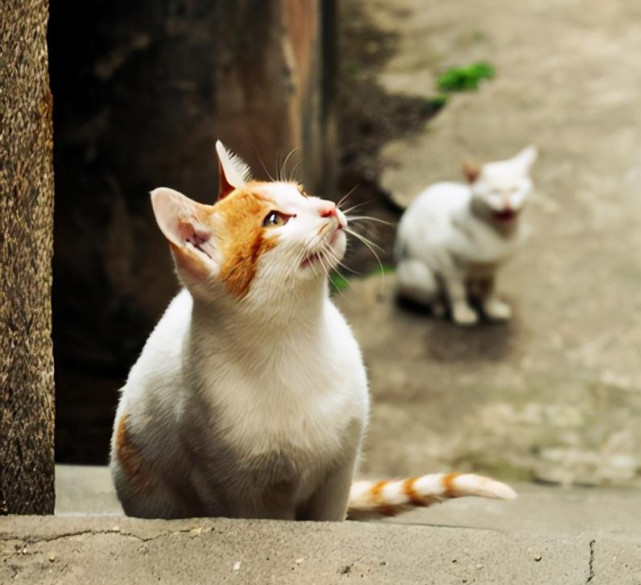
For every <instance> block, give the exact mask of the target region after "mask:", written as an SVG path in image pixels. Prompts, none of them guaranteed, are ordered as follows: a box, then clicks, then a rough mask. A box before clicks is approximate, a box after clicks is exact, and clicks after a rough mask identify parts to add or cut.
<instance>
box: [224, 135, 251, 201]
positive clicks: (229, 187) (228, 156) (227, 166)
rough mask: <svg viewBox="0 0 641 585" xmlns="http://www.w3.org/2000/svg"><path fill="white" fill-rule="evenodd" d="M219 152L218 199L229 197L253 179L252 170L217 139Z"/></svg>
mask: <svg viewBox="0 0 641 585" xmlns="http://www.w3.org/2000/svg"><path fill="white" fill-rule="evenodd" d="M216 153H217V154H218V199H219V200H220V199H223V198H224V197H227V195H229V194H230V193H231V192H232V191H234V190H235V189H240V188H241V187H242V186H243V185H244V184H245V183H247V181H249V180H250V179H251V170H250V169H249V166H248V165H247V163H245V161H243V160H242V159H241V158H240V157H239V156H237V155H235V154H234V153H232V152H230V151H229V150H227V149H226V148H225V147H224V146H223V143H222V142H221V141H220V140H217V141H216Z"/></svg>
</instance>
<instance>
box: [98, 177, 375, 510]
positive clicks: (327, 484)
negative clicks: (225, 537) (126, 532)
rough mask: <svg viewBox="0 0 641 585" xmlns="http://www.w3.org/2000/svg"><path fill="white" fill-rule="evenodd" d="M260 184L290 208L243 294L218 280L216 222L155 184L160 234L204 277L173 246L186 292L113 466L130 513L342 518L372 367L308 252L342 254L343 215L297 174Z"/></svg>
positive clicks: (145, 371) (165, 324)
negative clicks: (133, 463) (136, 467)
mask: <svg viewBox="0 0 641 585" xmlns="http://www.w3.org/2000/svg"><path fill="white" fill-rule="evenodd" d="M227 178H228V180H229V177H227ZM256 188H257V189H262V190H263V192H264V194H266V195H269V196H270V197H273V199H274V200H275V201H277V203H278V208H279V210H281V211H283V212H286V213H292V214H295V215H296V217H293V218H292V219H290V220H289V222H288V223H287V224H285V225H283V226H280V227H274V228H270V232H269V233H270V234H271V235H270V237H278V238H279V243H278V244H277V246H276V247H274V248H273V249H271V250H269V251H268V252H266V253H265V254H264V255H263V256H262V257H261V258H260V260H259V265H258V271H257V273H256V276H255V278H254V280H253V282H252V284H251V286H250V288H249V291H248V293H247V294H246V296H244V297H243V298H234V297H233V296H232V295H231V294H230V293H229V292H228V291H226V289H225V287H224V286H223V285H222V284H221V283H220V282H218V281H217V275H218V268H219V266H218V265H219V264H220V261H221V259H220V257H219V256H218V248H219V244H220V241H219V240H218V238H219V234H216V233H209V232H210V231H211V228H208V227H207V226H202V225H199V224H198V220H197V219H194V218H195V217H196V216H197V213H198V207H197V206H196V204H193V209H192V208H190V205H191V203H189V200H188V199H186V198H185V197H184V196H181V195H180V194H178V193H176V192H173V191H171V190H168V189H162V190H157V191H155V192H154V194H153V198H154V209H155V211H156V214H157V216H158V220H159V223H160V224H161V228H162V229H163V232H164V233H165V235H167V237H168V239H169V240H170V241H172V242H173V243H174V244H175V245H177V246H180V247H182V248H181V249H183V248H184V249H185V250H187V251H189V253H191V254H193V255H195V257H196V258H198V260H199V261H201V264H202V266H204V267H205V268H206V273H207V276H206V277H205V278H201V277H200V276H199V277H195V276H194V274H193V273H190V272H189V270H190V269H188V268H186V267H185V266H182V265H181V263H180V259H179V258H180V257H179V256H175V257H176V262H177V270H178V274H179V276H180V277H181V279H182V280H183V282H184V283H185V284H186V285H187V287H188V288H189V290H187V289H185V290H182V291H181V292H180V293H179V294H178V296H177V297H176V298H175V299H174V300H173V301H172V302H171V304H170V305H169V308H168V309H167V311H166V313H165V314H164V316H163V317H162V319H161V320H160V322H159V323H158V325H157V326H156V328H155V329H154V331H153V333H152V334H151V335H150V337H149V339H148V341H147V343H146V345H145V347H144V349H143V352H142V355H141V356H140V358H139V360H138V361H137V362H136V364H135V365H134V366H133V368H132V369H131V372H130V374H129V377H128V379H127V383H126V385H125V386H124V388H123V389H122V397H121V400H120V404H119V406H118V412H117V415H116V423H115V430H114V437H113V440H112V462H111V469H112V474H113V478H114V481H115V484H116V488H117V492H118V496H119V498H120V500H121V502H122V504H123V507H124V509H125V511H126V513H127V514H130V515H135V516H142V517H165V518H171V517H181V516H220V515H223V516H240V517H272V518H287V519H294V518H308V519H319V520H342V519H343V518H344V516H345V512H346V506H347V498H348V493H349V487H350V484H351V481H352V476H353V473H354V468H355V464H356V460H357V458H358V453H359V449H360V441H361V436H362V432H363V428H364V426H365V424H366V420H367V416H368V409H369V397H368V390H367V379H366V374H365V369H364V366H363V362H362V357H361V353H360V350H359V347H358V345H357V343H356V340H355V339H354V336H353V334H352V332H351V331H350V329H349V326H348V325H347V323H346V321H345V319H344V318H343V316H342V315H341V314H340V313H339V312H338V310H337V309H336V307H335V306H334V305H333V303H332V302H331V300H330V299H329V295H328V287H327V279H326V275H325V273H324V272H323V271H322V270H321V264H320V263H319V262H314V263H312V264H311V265H305V263H304V261H305V259H306V258H308V257H309V256H310V255H311V254H313V253H316V252H319V251H321V252H323V251H324V252H325V254H326V256H325V258H324V262H325V263H333V262H334V261H335V260H336V258H340V257H341V256H342V255H343V253H344V250H345V236H344V234H343V233H342V229H341V227H344V225H345V223H346V220H345V218H344V216H343V215H342V214H341V213H340V212H338V215H337V216H333V217H322V215H321V213H322V211H323V210H324V209H327V207H328V206H332V205H333V204H332V203H331V202H328V201H322V200H320V199H317V198H311V197H304V196H303V195H302V194H301V193H300V192H299V191H298V189H297V187H296V186H295V185H292V184H289V183H269V184H267V183H261V184H256ZM192 203H193V202H192ZM190 209H192V210H191V211H190ZM174 213H178V214H179V215H180V221H178V222H176V221H174V220H173V219H172V217H173V214H174ZM192 216H193V217H192ZM185 221H187V222H188V223H189V226H193V225H195V226H196V228H195V229H197V231H198V230H199V232H198V233H200V234H201V235H202V236H203V238H204V239H207V238H209V239H207V241H206V243H205V244H204V245H203V246H200V247H198V246H196V247H195V246H193V245H191V243H190V241H189V238H190V237H191V235H190V234H191V232H189V229H187V230H186V228H185V225H184V222H185ZM181 222H182V223H181ZM326 228H327V229H326ZM185 234H187V235H185ZM199 274H200V273H199ZM123 416H127V419H126V429H127V438H128V439H130V440H131V442H132V444H134V445H135V449H136V452H139V453H140V454H141V456H142V457H141V458H142V460H143V461H144V463H145V473H147V472H150V473H149V475H150V476H151V480H150V481H147V482H145V484H144V485H142V486H141V485H140V482H139V481H138V480H139V478H136V477H134V478H132V477H130V476H129V475H128V474H127V473H125V469H124V468H123V465H122V464H121V462H120V461H119V460H118V458H117V457H116V441H117V429H118V425H119V421H120V420H121V417H123Z"/></svg>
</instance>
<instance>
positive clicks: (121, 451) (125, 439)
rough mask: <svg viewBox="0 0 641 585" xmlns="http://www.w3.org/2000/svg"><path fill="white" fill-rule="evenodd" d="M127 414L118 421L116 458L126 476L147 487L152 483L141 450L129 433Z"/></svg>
mask: <svg viewBox="0 0 641 585" xmlns="http://www.w3.org/2000/svg"><path fill="white" fill-rule="evenodd" d="M128 418H129V415H127V414H125V415H123V416H122V417H120V420H119V421H118V430H117V431H116V458H117V459H118V461H119V462H120V465H121V466H122V468H123V470H124V472H125V474H126V475H127V476H128V477H129V479H131V480H135V482H136V484H138V485H139V486H140V487H147V486H148V485H149V483H150V477H149V474H148V473H147V471H146V469H145V468H146V465H145V463H144V461H143V459H142V457H141V455H140V450H139V449H138V448H137V447H136V446H135V445H134V444H133V442H132V441H131V437H130V436H129V434H128V432H127V419H128Z"/></svg>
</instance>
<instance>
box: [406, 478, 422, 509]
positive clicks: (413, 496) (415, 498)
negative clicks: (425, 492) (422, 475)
mask: <svg viewBox="0 0 641 585" xmlns="http://www.w3.org/2000/svg"><path fill="white" fill-rule="evenodd" d="M417 479H418V477H409V478H407V479H406V480H405V481H404V482H403V493H404V494H405V495H406V496H407V498H408V499H409V501H410V502H412V504H414V505H415V506H427V502H426V501H425V500H424V499H423V498H422V497H421V495H420V494H419V493H418V492H417V491H416V490H415V489H414V484H415V483H416V480H417Z"/></svg>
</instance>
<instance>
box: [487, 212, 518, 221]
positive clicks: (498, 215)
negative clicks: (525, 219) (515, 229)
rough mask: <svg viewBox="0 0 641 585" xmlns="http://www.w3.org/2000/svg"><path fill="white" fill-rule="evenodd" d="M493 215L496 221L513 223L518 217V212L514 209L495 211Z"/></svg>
mask: <svg viewBox="0 0 641 585" xmlns="http://www.w3.org/2000/svg"><path fill="white" fill-rule="evenodd" d="M493 215H494V219H496V220H498V221H504V222H508V221H512V220H513V219H514V218H515V217H516V216H517V215H518V212H517V211H515V210H514V209H504V210H503V211H495V212H494V213H493Z"/></svg>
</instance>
